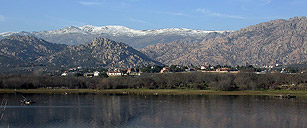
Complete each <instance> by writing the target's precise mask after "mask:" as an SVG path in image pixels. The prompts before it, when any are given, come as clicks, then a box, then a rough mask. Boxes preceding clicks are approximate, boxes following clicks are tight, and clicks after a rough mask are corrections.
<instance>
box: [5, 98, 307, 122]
mask: <svg viewBox="0 0 307 128" xmlns="http://www.w3.org/2000/svg"><path fill="white" fill-rule="evenodd" d="M23 96H24V97H27V98H29V99H32V100H35V101H36V103H34V104H32V105H22V104H21V102H20V100H22V99H23V98H22V95H21V94H0V98H1V100H2V99H6V100H7V101H8V102H7V105H6V106H5V105H3V104H2V105H1V109H0V111H1V115H2V118H1V120H0V127H14V128H15V127H29V128H30V127H31V128H32V127H40V128H41V127H65V128H76V127H80V128H85V127H117V128H126V127H140V128H143V127H166V128H180V127H181V128H187V127H196V128H197V127H200V128H206V127H207V128H213V127H222V128H224V127H236V128H237V127H241V128H242V127H243V128H246V127H249V128H260V127H267V128H276V127H286V128H289V127H292V128H294V127H295V128H306V127H307V98H306V97H297V98H293V99H280V98H276V97H272V96H221V95H202V96H201V95H198V96H197V95H188V96H187V95H177V96H175V95H102V94H97V95H94V94H87V95H78V94H68V95H60V94H57V95H49V94H27V95H25V94H23Z"/></svg>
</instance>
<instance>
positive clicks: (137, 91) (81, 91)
mask: <svg viewBox="0 0 307 128" xmlns="http://www.w3.org/2000/svg"><path fill="white" fill-rule="evenodd" d="M0 93H2V94H9V93H25V94H27V93H28V94H31V93H32V94H124V95H125V94H126V95H129V94H131V95H268V96H278V95H287V94H290V95H294V96H307V90H304V91H291V90H262V91H214V90H194V89H106V90H98V89H0Z"/></svg>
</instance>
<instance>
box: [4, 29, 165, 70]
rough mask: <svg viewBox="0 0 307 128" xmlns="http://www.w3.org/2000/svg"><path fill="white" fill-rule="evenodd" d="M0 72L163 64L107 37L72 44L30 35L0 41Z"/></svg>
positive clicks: (14, 36) (10, 37) (15, 36)
mask: <svg viewBox="0 0 307 128" xmlns="http://www.w3.org/2000/svg"><path fill="white" fill-rule="evenodd" d="M0 48H1V49H0V69H1V70H0V73H2V74H9V73H24V72H32V71H34V70H40V71H42V70H43V71H47V70H48V69H50V68H52V70H59V69H61V68H69V67H77V66H82V67H108V68H128V67H136V66H142V65H148V64H152V65H162V64H161V63H159V62H157V61H154V60H152V59H150V58H148V57H147V56H146V55H144V54H143V53H141V52H139V51H137V50H135V49H133V48H132V47H130V46H128V45H126V44H124V43H121V42H115V41H112V40H109V39H106V38H95V39H94V40H93V41H91V42H89V43H86V44H82V45H75V46H67V45H63V44H53V43H49V42H47V41H45V40H42V39H38V38H35V37H33V36H19V35H13V36H9V37H8V38H6V39H2V40H0Z"/></svg>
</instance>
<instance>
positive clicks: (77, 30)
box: [0, 25, 229, 48]
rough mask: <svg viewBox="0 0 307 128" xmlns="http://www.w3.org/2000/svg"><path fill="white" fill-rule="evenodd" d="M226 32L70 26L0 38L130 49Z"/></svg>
mask: <svg viewBox="0 0 307 128" xmlns="http://www.w3.org/2000/svg"><path fill="white" fill-rule="evenodd" d="M228 33H229V31H203V30H192V29H185V28H168V29H154V30H135V29H130V28H127V27H124V26H101V27H98V26H92V25H85V26H81V27H74V26H69V27H67V28H62V29H58V30H52V31H40V32H6V33H0V39H1V38H5V37H7V36H9V35H31V36H35V37H38V38H41V39H44V40H46V41H48V42H52V43H58V44H66V45H70V46H72V45H78V44H84V43H86V42H90V41H91V40H93V39H94V38H96V37H101V38H108V39H111V40H114V41H117V42H125V43H126V44H127V45H129V46H132V47H133V48H144V47H146V46H148V45H153V44H157V43H169V42H173V41H183V40H191V41H195V40H198V41H200V40H203V39H210V38H215V37H217V36H224V35H227V34H228Z"/></svg>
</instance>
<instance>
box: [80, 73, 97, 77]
mask: <svg viewBox="0 0 307 128" xmlns="http://www.w3.org/2000/svg"><path fill="white" fill-rule="evenodd" d="M83 76H84V77H94V73H84V74H83Z"/></svg>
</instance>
